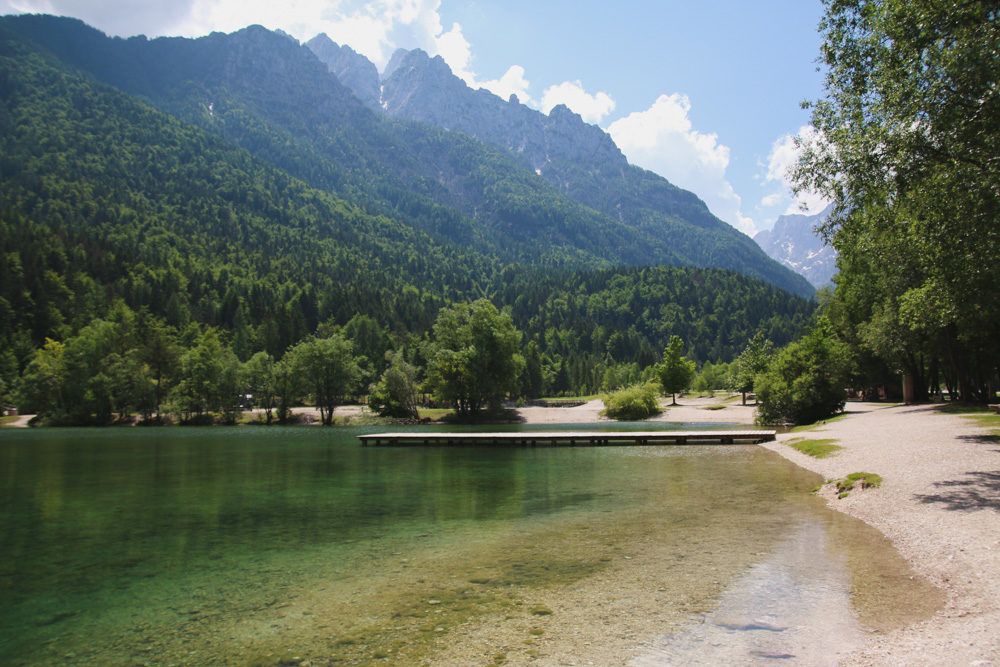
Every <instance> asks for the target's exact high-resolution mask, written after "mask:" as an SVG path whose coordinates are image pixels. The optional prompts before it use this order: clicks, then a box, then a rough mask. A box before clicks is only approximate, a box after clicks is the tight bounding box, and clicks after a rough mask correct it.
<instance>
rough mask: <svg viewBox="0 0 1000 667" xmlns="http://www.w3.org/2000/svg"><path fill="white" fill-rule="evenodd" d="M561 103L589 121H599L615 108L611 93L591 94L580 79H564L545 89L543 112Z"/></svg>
mask: <svg viewBox="0 0 1000 667" xmlns="http://www.w3.org/2000/svg"><path fill="white" fill-rule="evenodd" d="M559 104H565V105H566V106H567V107H569V108H570V109H571V110H572V111H574V112H575V113H578V114H580V116H582V117H583V120H585V121H586V122H588V123H599V122H601V119H602V118H604V117H605V116H607V115H608V114H609V113H611V112H612V111H614V110H615V101H614V100H613V99H611V96H610V95H608V94H607V93H605V92H599V93H597V94H596V95H591V94H590V93H588V92H587V91H586V90H584V88H583V84H582V83H581V82H580V81H563V82H562V83H560V84H556V85H553V86H549V87H548V88H546V89H545V92H544V93H542V106H541V109H542V112H544V113H548V112H550V111H552V108H553V107H555V106H557V105H559Z"/></svg>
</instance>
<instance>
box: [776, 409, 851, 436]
mask: <svg viewBox="0 0 1000 667" xmlns="http://www.w3.org/2000/svg"><path fill="white" fill-rule="evenodd" d="M846 416H847V413H846V412H842V413H840V414H839V415H837V416H835V417H829V418H828V419H820V420H819V421H818V422H813V423H812V424H802V425H801V426H796V427H794V428H792V429H791V430H790V431H789V433H802V432H803V431H809V430H811V429H814V428H816V427H818V426H823V425H824V424H829V423H830V422H835V421H840V420H841V419H843V418H844V417H846Z"/></svg>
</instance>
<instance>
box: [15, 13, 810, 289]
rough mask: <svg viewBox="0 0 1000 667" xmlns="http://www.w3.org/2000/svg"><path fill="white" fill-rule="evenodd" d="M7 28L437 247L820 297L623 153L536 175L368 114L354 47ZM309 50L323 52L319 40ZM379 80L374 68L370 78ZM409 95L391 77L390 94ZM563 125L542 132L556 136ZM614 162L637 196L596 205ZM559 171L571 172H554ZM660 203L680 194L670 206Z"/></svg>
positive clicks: (435, 131)
mask: <svg viewBox="0 0 1000 667" xmlns="http://www.w3.org/2000/svg"><path fill="white" fill-rule="evenodd" d="M0 25H3V26H7V27H8V28H9V29H10V30H11V31H12V32H14V33H15V34H17V35H19V36H20V37H22V38H24V39H30V40H32V41H33V42H34V43H35V44H37V45H39V46H41V47H42V48H44V49H45V50H46V51H48V52H49V53H50V54H51V55H52V56H53V57H55V58H57V59H58V60H60V61H61V62H63V63H65V64H66V65H68V66H71V67H76V68H79V69H81V70H83V71H86V72H87V73H89V74H90V75H92V76H94V77H95V78H96V79H97V80H98V81H101V82H103V83H106V84H108V85H111V86H114V87H116V88H118V89H120V90H122V91H124V92H127V93H129V94H131V95H135V96H138V97H140V98H142V99H144V100H146V101H148V102H149V103H151V104H153V105H154V106H156V107H157V108H159V109H160V110H162V111H165V112H167V113H169V114H171V115H173V116H175V117H177V118H178V119H181V120H183V121H185V122H188V123H191V124H193V125H196V126H198V127H200V128H202V129H204V130H207V131H209V132H212V133H214V134H217V135H219V136H222V137H224V138H226V139H227V140H229V141H232V142H234V143H235V144H237V145H238V146H240V147H242V148H244V149H246V150H248V151H249V152H250V153H252V154H253V155H255V156H257V157H260V158H262V159H264V160H266V161H268V162H270V163H271V164H272V165H274V166H276V167H278V168H280V169H282V170H284V171H286V172H288V173H289V174H291V175H292V176H294V177H296V178H300V179H302V180H303V181H305V182H306V183H307V184H309V185H310V186H312V187H315V188H318V189H320V190H324V191H327V192H330V193H332V194H334V195H336V196H338V197H340V198H343V199H346V200H348V201H351V202H354V203H356V204H358V205H360V206H361V207H362V208H363V209H364V210H366V211H368V212H370V213H372V214H376V215H384V216H387V217H392V218H394V219H397V220H399V221H400V222H402V223H404V224H406V225H408V226H410V227H413V228H415V229H418V230H420V231H422V232H425V233H427V234H429V235H431V237H432V238H434V239H436V240H437V241H439V242H442V243H450V244H457V245H459V246H462V247H466V248H469V249H470V250H474V251H475V252H478V253H483V254H486V255H491V256H496V257H498V258H500V259H501V260H502V261H504V262H518V263H523V264H530V265H545V266H564V267H574V266H575V267H578V268H598V267H608V266H616V265H633V266H635V265H658V264H669V265H692V266H708V267H720V268H728V269H733V270H737V271H740V272H742V273H745V274H747V275H750V276H754V277H758V278H761V279H764V280H767V281H769V282H772V283H774V284H776V285H778V286H780V287H782V288H784V289H786V290H789V291H792V292H794V293H797V294H801V295H806V296H807V295H809V294H810V293H811V287H810V286H809V285H808V283H806V281H804V280H801V279H800V278H799V277H798V276H796V275H795V274H794V273H792V272H790V271H788V270H786V269H784V268H783V267H780V265H778V264H777V263H775V262H773V261H772V260H771V259H770V258H768V257H767V256H766V255H764V254H763V253H762V252H761V251H760V250H759V248H757V246H756V245H754V244H753V243H752V242H751V241H750V239H748V238H747V237H745V236H743V235H742V234H739V232H736V231H735V230H733V229H732V228H731V227H729V226H728V225H726V224H725V223H722V222H721V221H719V220H717V219H716V218H714V217H713V216H711V214H710V213H708V210H707V208H705V207H704V204H702V203H701V202H700V201H699V200H697V198H696V197H694V195H692V194H690V193H686V192H684V191H681V190H678V189H677V188H674V187H673V186H671V185H670V184H669V183H667V182H666V181H665V180H663V179H659V178H658V177H656V179H652V180H649V179H646V178H645V175H649V176H652V175H650V174H648V172H642V170H638V169H636V168H634V167H629V166H628V165H627V164H626V163H624V161H623V159H618V161H617V163H615V162H613V161H609V160H607V159H604V158H602V159H601V160H600V161H599V164H598V165H597V166H601V167H602V168H605V172H600V170H599V169H597V168H596V167H595V164H593V163H588V162H587V161H586V160H585V159H584V156H580V159H579V160H578V159H576V157H577V156H573V155H571V156H570V157H566V156H563V155H555V156H553V157H552V162H551V165H552V166H548V167H545V168H544V169H541V170H532V169H531V167H530V165H528V164H526V163H525V162H524V160H523V158H518V157H516V156H515V155H514V154H511V153H508V152H507V151H506V150H499V149H498V148H499V147H491V146H489V145H487V144H486V143H483V142H481V141H478V140H475V139H473V138H470V136H469V135H468V134H467V133H462V132H453V131H444V130H442V129H439V128H435V127H431V126H429V125H428V124H426V123H416V122H407V121H404V120H401V119H398V118H392V117H387V116H386V115H385V114H384V113H382V112H376V111H373V110H372V109H370V108H369V107H368V106H366V105H365V104H364V103H363V102H362V101H361V100H360V99H359V98H358V97H357V96H356V95H355V94H354V93H352V92H351V90H349V89H348V88H346V87H345V86H344V85H343V84H342V83H341V82H340V81H339V80H338V78H337V76H335V75H333V74H332V73H331V72H330V68H331V67H334V68H337V67H338V63H339V64H340V65H339V66H340V68H341V70H342V73H343V75H344V76H345V77H347V78H348V80H353V79H352V78H351V77H352V76H353V74H354V73H358V72H362V70H363V69H365V68H364V67H362V65H363V63H361V61H360V60H359V58H360V56H357V54H354V56H353V57H352V56H351V53H350V52H348V51H347V50H345V49H343V48H338V49H336V50H335V53H334V51H331V52H330V53H333V54H334V55H336V56H337V58H336V62H333V63H332V64H331V63H325V64H324V63H321V62H320V61H319V60H318V58H317V57H316V55H315V54H314V53H313V51H311V50H310V49H309V48H307V47H305V46H303V45H300V44H298V43H297V42H296V41H295V40H294V39H291V38H290V37H288V36H287V35H284V34H282V33H276V32H271V31H268V30H266V29H264V28H262V27H260V26H251V27H249V28H246V29H244V30H240V31H237V32H235V33H232V34H228V35H226V34H221V33H213V34H211V35H209V36H207V37H202V38H198V39H183V38H159V39H154V40H147V39H146V38H145V37H133V38H130V39H120V38H108V37H107V36H105V35H104V34H103V33H101V32H99V31H97V30H94V29H92V28H90V27H88V26H86V25H85V24H83V23H82V22H79V21H76V20H72V19H62V18H56V17H48V16H16V17H4V18H3V19H0ZM312 45H313V46H314V47H315V48H317V49H318V50H322V47H323V40H322V39H319V40H313V41H312ZM327 46H329V45H327ZM411 53H412V52H411ZM414 57H417V58H419V54H415V55H414ZM425 58H426V56H425ZM345 63H347V64H345ZM442 64H443V63H442ZM406 71H408V70H405V69H404V68H402V67H400V68H399V69H397V70H396V72H394V73H393V76H392V77H390V78H391V79H394V80H396V79H398V80H407V79H405V78H404V77H403V75H404V74H405V73H406ZM348 74H351V76H348ZM370 74H371V70H370V68H368V77H369V79H370ZM448 75H449V76H451V75H450V72H449V73H448ZM388 83H389V82H388V81H387V82H386V84H388ZM401 89H402V88H401V87H400V86H398V85H397V86H395V87H391V88H390V87H389V86H388V85H387V86H386V90H385V91H384V95H383V98H384V97H385V95H387V94H389V92H391V91H396V92H398V91H399V90H401ZM359 91H361V93H363V90H361V89H359ZM369 93H370V88H369ZM393 94H395V93H393ZM526 111H528V110H526ZM531 113H533V114H534V112H531ZM535 115H537V116H538V117H539V118H542V119H548V120H549V121H550V122H552V123H554V124H555V129H556V130H559V131H561V132H563V133H564V134H565V135H566V138H564V139H563V140H562V141H561V142H557V144H558V145H571V144H576V143H579V142H580V136H582V134H586V133H588V132H589V133H591V134H593V133H594V132H596V133H597V134H593V136H594V137H595V138H596V139H598V140H600V144H601V145H602V146H603V150H605V152H608V151H610V152H611V154H612V156H613V154H614V153H617V149H616V148H614V144H613V143H612V142H611V141H610V139H609V138H607V137H606V135H605V134H604V133H603V132H601V131H600V130H599V128H593V127H592V126H587V125H586V124H584V123H583V122H582V121H581V120H580V119H579V117H577V116H575V115H574V114H571V113H570V112H568V111H565V110H563V111H562V112H561V113H560V112H557V113H553V114H550V116H548V117H546V116H542V115H541V114H535ZM560 128H561V129H560ZM558 134H559V133H558V132H552V131H549V132H547V133H546V136H549V137H555V138H556V139H558ZM583 145H586V144H583ZM617 155H618V156H619V158H620V153H617ZM615 164H617V166H615ZM554 165H558V166H554ZM623 165H624V166H623ZM608 169H610V170H611V171H612V172H613V171H615V170H616V169H617V170H618V171H621V170H622V169H624V170H625V172H626V173H629V174H631V175H632V177H631V181H630V187H631V188H632V190H633V192H632V194H631V195H630V198H629V200H628V201H624V200H621V198H620V197H619V198H618V199H619V200H620V201H617V203H614V204H606V203H601V202H599V201H598V200H599V199H600V198H601V197H604V195H605V194H607V193H605V192H604V191H603V190H602V189H601V187H597V188H596V189H595V188H594V187H588V186H587V183H596V184H600V183H603V182H604V181H606V180H607V178H609V177H611V176H613V174H611V173H607V170H608ZM536 171H541V172H542V174H543V177H539V175H538V174H537V173H536ZM546 173H547V174H548V175H547V176H546V175H545V174H546ZM558 174H563V175H564V176H565V178H562V180H561V181H560V182H553V181H552V178H554V177H555V176H556V175H558ZM651 184H652V187H649V186H650V185H651ZM606 189H607V188H605V190H606ZM612 194H614V193H612ZM664 197H666V198H667V199H669V202H666V205H661V204H664V202H662V201H660V200H662V199H664ZM598 203H601V205H600V206H598V205H597V204H598ZM652 209H657V210H654V211H652V213H650V211H651V210H652ZM663 209H670V210H672V211H673V213H674V214H673V215H666V214H665V213H664V212H663Z"/></svg>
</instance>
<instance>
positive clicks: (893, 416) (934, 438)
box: [520, 397, 1000, 665]
mask: <svg viewBox="0 0 1000 667" xmlns="http://www.w3.org/2000/svg"><path fill="white" fill-rule="evenodd" d="M680 402H681V403H682V405H679V406H675V407H666V406H664V407H666V409H665V412H664V413H662V414H661V415H660V416H658V417H657V418H656V419H657V420H660V421H677V422H684V421H717V422H735V423H750V422H752V420H753V407H752V406H742V405H740V403H739V401H738V400H737V401H735V402H733V401H729V402H727V403H725V408H722V409H720V408H718V405H719V404H720V400H719V399H709V398H689V397H685V398H683V399H682V400H681V401H680ZM710 406H712V407H710ZM601 407H602V406H601V403H600V401H592V402H590V403H587V404H585V405H582V406H579V407H576V408H525V409H523V410H521V411H520V413H521V415H522V417H523V418H524V419H525V420H526V421H527V422H529V423H573V422H587V421H597V420H599V419H600V416H599V413H600V409H601ZM805 438H810V439H812V438H822V439H832V440H835V441H836V444H838V445H839V446H840V447H842V449H841V450H840V451H838V452H836V453H834V454H833V455H832V456H830V457H828V458H824V459H817V458H813V457H810V456H807V455H805V454H801V453H800V452H798V451H797V450H795V449H793V448H792V447H791V446H790V445H789V444H788V443H789V442H790V441H794V440H795V439H805ZM763 446H764V447H767V448H768V449H771V450H773V451H775V452H777V453H778V454H780V455H781V456H784V457H785V458H787V459H789V460H791V461H792V462H794V463H796V464H797V465H800V466H802V467H803V468H806V469H809V470H812V471H814V472H817V473H819V474H820V475H822V476H823V477H824V478H825V479H827V480H833V479H837V478H842V477H845V476H847V475H848V474H850V473H854V472H870V473H876V474H878V475H881V477H882V479H883V483H882V485H881V487H880V488H875V489H871V488H870V489H863V490H855V491H852V492H851V494H850V495H849V496H848V497H846V498H842V499H840V498H837V494H836V489H835V488H834V486H833V485H832V484H828V485H826V486H825V487H824V488H823V489H822V491H821V494H822V495H823V496H824V497H825V498H827V500H828V503H829V505H830V507H832V508H834V509H836V510H838V511H841V512H844V513H846V514H848V515H851V516H854V517H857V518H859V519H861V520H863V521H865V522H866V523H868V524H869V525H871V526H873V527H875V528H876V529H878V530H879V531H881V532H882V533H883V534H885V535H886V536H887V537H888V538H889V539H890V540H891V541H892V543H893V544H894V545H895V547H896V548H897V549H898V550H899V552H900V553H901V554H902V555H903V556H904V557H905V558H906V559H907V560H908V561H909V562H910V564H911V565H912V567H913V569H914V570H915V571H916V572H918V573H919V574H921V575H923V576H924V577H926V578H927V579H928V580H929V581H930V582H931V583H933V584H934V585H935V586H937V587H939V588H940V589H942V590H943V591H944V592H945V594H946V596H947V602H946V604H945V606H944V607H943V608H942V609H941V610H940V611H939V612H938V613H937V614H936V615H935V616H934V617H933V618H931V619H930V620H927V621H924V622H921V623H917V624H914V625H910V626H908V627H904V628H901V629H899V630H895V631H892V632H890V633H887V634H879V633H872V634H871V635H870V636H869V638H868V640H867V642H866V643H865V644H864V646H863V647H862V648H861V649H860V650H858V651H856V652H854V653H852V654H851V655H849V656H848V657H847V658H845V659H844V661H843V663H844V664H849V665H885V664H895V665H914V664H916V665H984V664H989V665H992V664H1000V438H998V437H997V436H995V435H991V429H989V428H986V427H983V426H980V425H979V424H978V423H977V422H976V421H975V420H974V419H972V418H970V417H967V416H963V415H958V414H948V413H945V412H942V411H941V409H940V406H934V405H920V406H891V405H885V404H879V403H853V402H852V403H848V405H847V410H846V415H845V416H844V417H842V418H840V419H836V420H832V421H830V422H828V423H825V424H821V425H819V426H817V427H815V428H813V429H812V430H810V431H808V432H802V433H786V434H781V435H779V437H778V440H777V441H776V442H771V443H767V444H765V445H763Z"/></svg>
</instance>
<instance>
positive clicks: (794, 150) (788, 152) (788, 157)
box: [761, 125, 830, 215]
mask: <svg viewBox="0 0 1000 667" xmlns="http://www.w3.org/2000/svg"><path fill="white" fill-rule="evenodd" d="M796 139H798V140H799V141H800V142H807V143H808V142H813V141H815V140H816V139H817V134H816V130H815V129H814V128H813V127H812V126H811V125H803V126H802V127H800V128H799V131H798V132H797V133H796V134H795V135H791V134H785V135H782V136H780V137H778V138H777V139H776V140H775V141H774V143H773V144H772V145H771V152H770V154H769V155H768V158H767V165H765V166H766V167H767V172H766V174H765V175H764V181H765V182H778V183H781V184H782V185H783V186H784V188H785V191H784V193H783V195H782V197H781V198H779V199H775V200H773V201H771V202H770V203H764V202H763V201H762V202H761V203H762V204H764V205H765V206H773V205H775V204H778V203H779V202H781V201H786V202H787V207H786V209H785V211H784V212H785V214H789V213H805V214H807V215H815V214H816V213H819V212H820V211H822V210H823V209H824V208H826V207H827V206H828V205H829V204H830V200H828V199H826V198H825V197H823V196H822V195H819V194H816V193H813V192H801V193H799V195H798V196H797V197H796V196H795V194H794V193H793V191H792V179H791V175H790V173H789V171H790V170H791V168H792V167H793V166H794V165H795V163H796V162H798V159H799V154H800V153H801V152H802V149H801V148H800V147H799V146H798V145H796ZM765 199H770V197H765Z"/></svg>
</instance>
